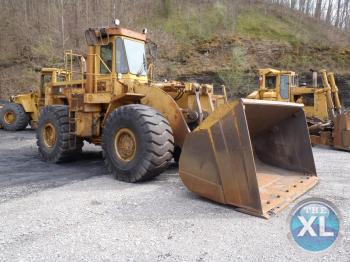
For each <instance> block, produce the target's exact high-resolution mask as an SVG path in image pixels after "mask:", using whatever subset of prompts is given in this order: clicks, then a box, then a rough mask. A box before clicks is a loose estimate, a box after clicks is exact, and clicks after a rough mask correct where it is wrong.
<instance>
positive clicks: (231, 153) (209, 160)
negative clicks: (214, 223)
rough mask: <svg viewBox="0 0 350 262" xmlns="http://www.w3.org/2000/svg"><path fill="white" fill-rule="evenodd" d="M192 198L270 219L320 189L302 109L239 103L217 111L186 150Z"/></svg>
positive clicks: (184, 167) (184, 170)
mask: <svg viewBox="0 0 350 262" xmlns="http://www.w3.org/2000/svg"><path fill="white" fill-rule="evenodd" d="M179 173H180V177H181V179H182V181H183V183H184V184H185V186H186V187H187V188H188V189H189V190H190V191H192V192H194V193H197V194H199V195H200V196H202V197H205V198H208V199H211V200H213V201H216V202H219V203H222V204H228V205H233V206H236V207H237V208H238V210H240V211H243V212H246V213H249V214H253V215H257V216H261V217H265V218H268V217H270V216H271V215H272V214H275V213H277V212H278V211H279V210H281V209H283V208H284V207H286V206H287V205H288V204H289V203H290V202H292V201H293V200H295V199H296V198H297V197H299V196H301V195H302V194H304V193H305V192H307V191H308V190H310V189H311V188H312V187H313V186H315V185H316V183H317V176H316V169H315V164H314V159H313V155H312V149H311V144H310V139H309V134H308V130H307V125H306V120H305V114H304V111H303V108H302V105H297V104H293V103H283V102H272V101H259V100H249V99H241V100H239V101H238V102H234V103H231V104H225V105H222V106H220V107H219V108H218V109H216V110H215V112H214V113H212V114H211V115H210V116H209V117H208V118H207V119H205V121H203V123H202V124H201V125H200V126H199V127H197V128H196V129H195V130H194V131H193V132H192V133H190V134H189V135H187V138H186V140H185V143H184V146H183V148H182V153H181V158H180V163H179Z"/></svg>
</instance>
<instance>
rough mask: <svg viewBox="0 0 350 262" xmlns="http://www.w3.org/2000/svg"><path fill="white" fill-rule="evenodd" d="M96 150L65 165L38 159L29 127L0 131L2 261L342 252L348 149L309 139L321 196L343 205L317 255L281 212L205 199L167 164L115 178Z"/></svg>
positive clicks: (349, 211)
mask: <svg viewBox="0 0 350 262" xmlns="http://www.w3.org/2000/svg"><path fill="white" fill-rule="evenodd" d="M100 151H101V149H100V148H99V147H95V146H92V145H85V146H84V154H83V156H82V158H81V159H80V160H78V161H76V162H72V163H66V164H60V165H55V164H48V163H44V162H42V161H41V160H40V159H39V155H38V153H37V148H36V144H35V132H34V131H31V130H26V131H23V132H16V133H9V132H5V131H3V130H0V261H237V260H241V261H262V260H268V261H287V260H288V261H337V262H338V261H350V249H349V246H350V232H349V229H350V226H349V220H350V171H349V170H350V161H349V160H350V153H346V152H340V151H334V150H328V149H324V148H314V156H315V161H316V165H317V170H318V175H319V177H320V183H319V184H318V185H317V187H316V188H314V189H313V190H312V191H310V192H308V193H307V194H306V195H304V196H303V197H302V198H300V199H298V200H297V201H296V203H297V202H299V201H300V200H302V199H305V198H307V197H322V198H325V199H327V200H329V201H331V202H333V203H334V204H335V205H336V206H337V207H338V208H339V209H340V210H341V212H342V219H343V235H342V238H341V239H340V241H339V243H338V245H337V246H336V247H334V248H333V249H331V250H329V251H327V252H325V253H321V254H317V255H314V254H309V253H306V252H304V251H301V250H299V249H297V248H296V247H295V246H294V245H293V243H291V240H289V239H288V237H287V235H288V232H289V230H288V224H287V219H288V214H289V212H290V210H291V208H292V207H293V206H294V205H295V204H296V203H293V204H292V205H291V206H290V207H289V208H287V209H286V210H284V211H283V212H282V213H281V214H279V215H277V216H275V217H273V218H271V219H270V220H265V219H261V218H257V217H253V216H249V215H246V214H243V213H240V212H237V211H235V210H234V208H231V207H226V206H222V205H218V204H215V203H213V202H210V201H206V200H204V199H202V198H200V197H197V196H196V195H194V194H192V193H190V192H189V191H188V190H187V189H186V188H185V187H184V186H183V185H182V183H181V181H180V179H179V177H178V174H177V169H176V167H175V166H173V167H172V168H170V169H169V170H168V171H167V172H165V173H164V174H162V175H160V176H159V177H158V178H157V179H155V180H153V181H150V182H147V183H141V184H126V183H122V182H119V181H116V180H114V179H113V178H112V177H111V176H110V175H109V174H108V172H107V170H106V169H105V167H104V164H103V161H102V157H101V152H100Z"/></svg>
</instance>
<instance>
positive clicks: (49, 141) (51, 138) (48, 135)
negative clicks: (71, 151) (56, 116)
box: [43, 123, 56, 148]
mask: <svg viewBox="0 0 350 262" xmlns="http://www.w3.org/2000/svg"><path fill="white" fill-rule="evenodd" d="M43 137H44V143H45V145H46V146H47V147H48V148H52V147H53V146H54V145H55V143H56V129H55V127H54V126H53V125H52V124H51V123H47V124H46V125H45V127H44V130H43Z"/></svg>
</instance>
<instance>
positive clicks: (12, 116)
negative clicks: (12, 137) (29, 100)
mask: <svg viewBox="0 0 350 262" xmlns="http://www.w3.org/2000/svg"><path fill="white" fill-rule="evenodd" d="M0 119H1V120H0V122H1V125H2V127H3V128H4V129H5V130H7V131H19V130H24V129H25V128H26V127H27V126H28V124H29V120H30V117H29V115H28V114H27V113H26V112H25V111H24V108H23V106H22V105H20V104H15V103H5V104H4V105H3V108H2V109H1V111H0Z"/></svg>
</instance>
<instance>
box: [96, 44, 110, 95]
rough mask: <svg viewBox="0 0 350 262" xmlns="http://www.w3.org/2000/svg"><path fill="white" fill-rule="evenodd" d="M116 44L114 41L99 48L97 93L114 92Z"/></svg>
mask: <svg viewBox="0 0 350 262" xmlns="http://www.w3.org/2000/svg"><path fill="white" fill-rule="evenodd" d="M113 50H114V44H113V42H110V43H108V44H107V45H101V46H99V48H98V49H97V54H98V57H97V59H96V60H97V61H96V62H97V63H96V67H97V68H96V71H95V72H97V76H96V84H95V93H110V92H112V79H113V76H115V73H114V72H115V71H114V65H113V64H114V63H113V60H114V57H113V53H114V52H113Z"/></svg>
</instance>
